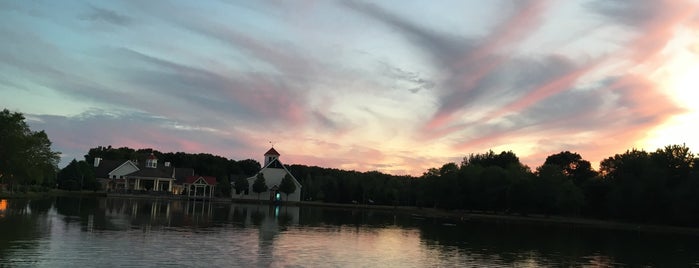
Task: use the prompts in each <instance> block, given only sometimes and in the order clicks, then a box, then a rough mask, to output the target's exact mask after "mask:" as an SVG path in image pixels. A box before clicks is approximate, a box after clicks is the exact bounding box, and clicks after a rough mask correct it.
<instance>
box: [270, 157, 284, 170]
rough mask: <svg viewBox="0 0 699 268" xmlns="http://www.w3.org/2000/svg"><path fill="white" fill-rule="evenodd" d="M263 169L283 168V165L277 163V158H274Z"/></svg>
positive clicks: (279, 162)
mask: <svg viewBox="0 0 699 268" xmlns="http://www.w3.org/2000/svg"><path fill="white" fill-rule="evenodd" d="M265 168H284V164H282V162H281V161H279V158H275V159H274V160H272V161H271V162H269V163H268V164H267V166H265Z"/></svg>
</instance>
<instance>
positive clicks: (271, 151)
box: [265, 147, 279, 156]
mask: <svg viewBox="0 0 699 268" xmlns="http://www.w3.org/2000/svg"><path fill="white" fill-rule="evenodd" d="M265 155H276V156H279V153H277V150H274V147H272V148H270V149H269V151H267V152H266V153H265Z"/></svg>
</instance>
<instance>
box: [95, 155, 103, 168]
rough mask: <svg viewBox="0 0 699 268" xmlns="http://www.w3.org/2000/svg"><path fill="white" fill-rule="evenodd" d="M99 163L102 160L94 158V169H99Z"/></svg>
mask: <svg viewBox="0 0 699 268" xmlns="http://www.w3.org/2000/svg"><path fill="white" fill-rule="evenodd" d="M100 161H102V158H99V157H95V167H99V166H100Z"/></svg>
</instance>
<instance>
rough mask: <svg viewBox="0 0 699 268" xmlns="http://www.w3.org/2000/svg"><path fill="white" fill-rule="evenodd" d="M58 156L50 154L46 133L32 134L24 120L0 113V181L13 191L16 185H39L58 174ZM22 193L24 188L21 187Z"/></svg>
mask: <svg viewBox="0 0 699 268" xmlns="http://www.w3.org/2000/svg"><path fill="white" fill-rule="evenodd" d="M58 160H59V153H58V152H54V151H52V150H51V141H50V140H49V138H48V136H47V135H46V133H45V132H44V131H43V130H42V131H32V130H31V129H29V126H28V125H27V123H26V122H25V121H24V116H23V115H22V114H21V113H18V112H14V113H13V112H10V111H9V110H7V109H4V110H2V112H0V179H2V180H3V182H5V183H9V184H11V185H12V188H14V185H15V184H17V183H21V184H24V185H25V186H26V185H28V184H43V185H45V186H46V185H47V182H49V181H51V180H52V179H53V178H54V176H55V174H56V171H57V170H58V168H57V165H58ZM25 189H26V187H25Z"/></svg>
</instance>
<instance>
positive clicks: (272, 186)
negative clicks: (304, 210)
mask: <svg viewBox="0 0 699 268" xmlns="http://www.w3.org/2000/svg"><path fill="white" fill-rule="evenodd" d="M264 163H265V164H264V165H263V166H262V169H261V170H260V171H259V172H257V174H260V173H262V174H263V176H264V177H265V182H266V183H267V189H268V190H267V191H266V192H263V193H260V194H259V195H258V194H257V193H255V192H254V191H253V190H252V185H253V184H254V183H255V179H257V174H255V176H252V177H249V178H247V180H248V185H249V189H248V191H247V193H245V192H243V193H240V194H236V193H235V190H233V191H231V195H232V197H233V198H238V199H253V200H258V196H259V200H269V201H272V200H275V198H276V197H277V194H280V197H281V198H282V199H283V200H284V201H294V202H298V201H300V200H301V183H299V181H298V180H297V179H296V177H294V175H293V174H291V172H289V170H288V169H286V167H285V166H284V165H283V164H282V162H281V161H279V153H278V152H277V150H274V147H272V148H271V149H269V151H267V152H266V153H265V162H264ZM287 174H288V175H289V176H291V179H292V181H293V182H294V184H295V185H296V191H294V192H293V193H290V194H289V195H288V197H287V196H285V194H284V193H282V192H280V191H279V185H281V182H282V179H284V176H286V175H287Z"/></svg>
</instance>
